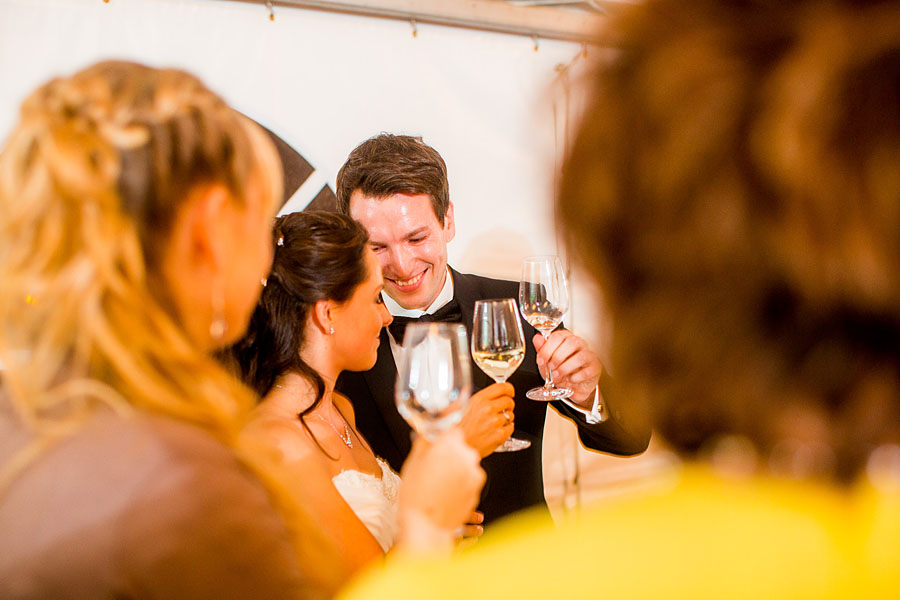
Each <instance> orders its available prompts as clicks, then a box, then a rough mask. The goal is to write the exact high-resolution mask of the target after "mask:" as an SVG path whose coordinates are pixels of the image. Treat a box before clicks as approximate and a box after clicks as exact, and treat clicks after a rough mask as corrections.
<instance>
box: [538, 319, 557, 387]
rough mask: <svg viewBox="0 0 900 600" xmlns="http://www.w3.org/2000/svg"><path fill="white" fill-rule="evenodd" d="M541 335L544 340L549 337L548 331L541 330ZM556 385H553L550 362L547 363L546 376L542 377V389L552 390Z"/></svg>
mask: <svg viewBox="0 0 900 600" xmlns="http://www.w3.org/2000/svg"><path fill="white" fill-rule="evenodd" d="M541 335H542V336H544V341H545V342H546V341H547V339H548V338H549V337H550V332H545V331H542V332H541ZM555 387H556V386H555V385H553V371H551V370H550V363H547V377H546V378H545V379H544V389H546V390H552V389H553V388H555Z"/></svg>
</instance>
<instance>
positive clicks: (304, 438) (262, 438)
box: [242, 415, 318, 462]
mask: <svg viewBox="0 0 900 600" xmlns="http://www.w3.org/2000/svg"><path fill="white" fill-rule="evenodd" d="M242 434H243V435H245V436H247V437H249V438H251V439H253V440H254V441H255V442H257V443H260V444H262V445H264V446H266V447H268V448H270V449H273V450H275V451H277V452H278V454H279V455H280V456H281V458H282V459H283V460H285V461H288V462H294V461H298V460H303V459H306V458H309V457H310V455H311V454H312V453H313V452H317V451H318V449H317V448H316V446H315V443H314V442H313V440H312V438H311V437H310V435H309V433H308V432H307V431H305V430H304V429H303V427H302V425H301V424H300V421H299V419H298V420H296V421H294V420H290V421H289V420H287V419H285V418H279V417H275V416H269V415H260V416H258V417H256V418H253V419H251V420H250V421H248V422H247V424H246V425H245V426H244V429H243V431H242Z"/></svg>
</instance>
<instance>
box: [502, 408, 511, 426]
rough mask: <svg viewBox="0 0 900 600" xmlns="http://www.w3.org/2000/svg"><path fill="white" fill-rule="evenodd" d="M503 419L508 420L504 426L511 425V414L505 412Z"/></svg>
mask: <svg viewBox="0 0 900 600" xmlns="http://www.w3.org/2000/svg"><path fill="white" fill-rule="evenodd" d="M503 418H505V419H506V422H505V423H504V424H503V425H504V426H505V425H509V424H510V423H511V422H512V417H510V416H509V413H508V412H506V411H505V410H504V411H503Z"/></svg>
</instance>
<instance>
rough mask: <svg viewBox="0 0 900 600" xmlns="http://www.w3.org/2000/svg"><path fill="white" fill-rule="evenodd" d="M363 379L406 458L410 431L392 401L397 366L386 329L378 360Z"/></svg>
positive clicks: (379, 348)
mask: <svg viewBox="0 0 900 600" xmlns="http://www.w3.org/2000/svg"><path fill="white" fill-rule="evenodd" d="M363 378H364V379H365V381H366V384H367V385H368V386H369V391H370V392H371V393H372V398H373V399H374V400H375V404H376V406H377V407H378V410H379V412H381V415H382V417H383V418H384V421H385V423H386V424H387V427H388V430H389V431H390V432H391V437H392V438H393V439H394V444H396V446H397V449H398V450H400V455H401V456H406V455H407V454H409V451H410V449H411V447H412V441H411V440H410V434H411V432H412V429H411V428H410V426H409V425H408V424H407V423H406V421H405V420H404V419H403V417H401V416H400V413H399V412H397V403H396V402H395V400H394V384H395V383H396V381H397V366H396V365H395V364H394V355H393V353H392V352H391V342H390V339H388V332H387V329H382V330H381V344H380V345H379V346H378V360H377V361H376V362H375V366H374V367H372V368H371V369H370V370H368V371H366V372H365V373H363Z"/></svg>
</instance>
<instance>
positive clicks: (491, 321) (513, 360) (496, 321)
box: [472, 298, 531, 452]
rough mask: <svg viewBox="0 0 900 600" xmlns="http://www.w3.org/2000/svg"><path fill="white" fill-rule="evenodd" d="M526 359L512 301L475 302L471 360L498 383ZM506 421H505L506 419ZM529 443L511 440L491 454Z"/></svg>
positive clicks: (520, 324)
mask: <svg viewBox="0 0 900 600" xmlns="http://www.w3.org/2000/svg"><path fill="white" fill-rule="evenodd" d="M524 358H525V335H524V334H523V333H522V322H521V321H520V320H519V311H518V310H517V309H516V302H515V300H513V299H512V298H505V299H502V300H478V301H477V302H475V316H474V318H473V320H472V359H473V360H474V361H475V364H476V365H478V367H479V368H480V369H481V370H482V371H484V372H485V373H487V374H488V376H489V377H490V378H491V379H493V380H494V381H495V382H497V383H503V382H504V381H506V380H507V379H509V376H510V375H512V374H513V373H515V371H516V369H518V368H519V365H521V364H522V360H524ZM507 418H508V417H507ZM529 446H531V442H529V441H528V440H523V439H520V438H516V437H513V436H510V437H508V438H507V439H506V441H504V442H503V443H502V444H501V445H500V446H498V447H497V449H496V450H494V452H515V451H517V450H524V449H525V448H528V447H529Z"/></svg>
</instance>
